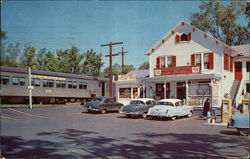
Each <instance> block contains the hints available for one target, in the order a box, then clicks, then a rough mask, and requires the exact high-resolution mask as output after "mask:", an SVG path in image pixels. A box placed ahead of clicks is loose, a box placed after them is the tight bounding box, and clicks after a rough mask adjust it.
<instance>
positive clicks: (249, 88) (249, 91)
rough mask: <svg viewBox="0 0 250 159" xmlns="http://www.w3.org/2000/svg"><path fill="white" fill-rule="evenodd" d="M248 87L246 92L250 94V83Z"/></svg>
mask: <svg viewBox="0 0 250 159" xmlns="http://www.w3.org/2000/svg"><path fill="white" fill-rule="evenodd" d="M246 87H247V90H246V92H247V93H250V83H247V84H246Z"/></svg>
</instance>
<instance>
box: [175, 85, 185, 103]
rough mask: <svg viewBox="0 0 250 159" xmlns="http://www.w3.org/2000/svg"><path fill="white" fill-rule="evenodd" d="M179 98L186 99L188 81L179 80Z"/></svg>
mask: <svg viewBox="0 0 250 159" xmlns="http://www.w3.org/2000/svg"><path fill="white" fill-rule="evenodd" d="M177 98H178V99H181V100H183V99H186V83H185V82H177Z"/></svg>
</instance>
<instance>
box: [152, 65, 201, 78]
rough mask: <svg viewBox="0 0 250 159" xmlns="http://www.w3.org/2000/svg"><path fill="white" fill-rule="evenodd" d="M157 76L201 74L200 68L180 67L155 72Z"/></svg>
mask: <svg viewBox="0 0 250 159" xmlns="http://www.w3.org/2000/svg"><path fill="white" fill-rule="evenodd" d="M154 73H155V76H166V75H180V74H195V73H200V67H193V66H180V67H167V68H161V69H155V70H154Z"/></svg>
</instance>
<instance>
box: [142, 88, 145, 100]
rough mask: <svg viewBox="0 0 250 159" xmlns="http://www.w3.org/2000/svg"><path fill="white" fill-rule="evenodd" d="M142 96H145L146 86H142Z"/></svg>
mask: <svg viewBox="0 0 250 159" xmlns="http://www.w3.org/2000/svg"><path fill="white" fill-rule="evenodd" d="M142 96H143V98H145V86H142Z"/></svg>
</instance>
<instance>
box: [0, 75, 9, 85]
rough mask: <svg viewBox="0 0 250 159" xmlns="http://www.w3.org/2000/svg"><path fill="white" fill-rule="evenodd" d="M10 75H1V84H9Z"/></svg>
mask: <svg viewBox="0 0 250 159" xmlns="http://www.w3.org/2000/svg"><path fill="white" fill-rule="evenodd" d="M9 81H10V80H9V76H1V84H3V85H7V84H9Z"/></svg>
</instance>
